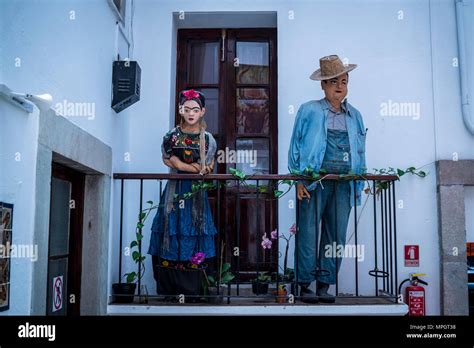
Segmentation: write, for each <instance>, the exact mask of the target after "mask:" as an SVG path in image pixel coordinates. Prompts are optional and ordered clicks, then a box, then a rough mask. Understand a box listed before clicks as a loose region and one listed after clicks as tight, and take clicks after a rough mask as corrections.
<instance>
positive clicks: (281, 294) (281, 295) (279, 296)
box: [273, 289, 288, 303]
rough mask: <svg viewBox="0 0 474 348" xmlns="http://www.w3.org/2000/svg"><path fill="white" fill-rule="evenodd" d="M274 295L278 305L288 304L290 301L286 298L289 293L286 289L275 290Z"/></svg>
mask: <svg viewBox="0 0 474 348" xmlns="http://www.w3.org/2000/svg"><path fill="white" fill-rule="evenodd" d="M273 294H274V295H275V301H276V303H286V302H287V301H288V299H287V298H286V296H287V295H288V293H287V292H286V290H285V289H278V290H274V291H273Z"/></svg>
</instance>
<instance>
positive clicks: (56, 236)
mask: <svg viewBox="0 0 474 348" xmlns="http://www.w3.org/2000/svg"><path fill="white" fill-rule="evenodd" d="M70 199H71V183H70V182H69V181H65V180H61V179H58V178H54V177H53V178H52V181H51V214H50V216H51V222H50V237H49V238H50V242H49V243H50V246H49V256H57V255H65V254H68V253H69V216H70V209H69V202H70Z"/></svg>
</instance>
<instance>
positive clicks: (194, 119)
mask: <svg viewBox="0 0 474 348" xmlns="http://www.w3.org/2000/svg"><path fill="white" fill-rule="evenodd" d="M205 112H206V108H202V109H201V107H200V106H199V104H198V102H196V101H195V100H187V101H185V102H184V104H182V105H180V107H179V113H180V114H181V115H182V116H183V117H184V121H185V122H186V123H187V124H188V125H189V126H194V125H195V124H196V123H198V122H199V120H200V119H201V118H202V117H203V116H204V113H205Z"/></svg>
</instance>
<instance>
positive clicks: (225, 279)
mask: <svg viewBox="0 0 474 348" xmlns="http://www.w3.org/2000/svg"><path fill="white" fill-rule="evenodd" d="M230 267H231V266H230V263H228V262H226V263H224V264H223V265H222V266H221V267H220V270H219V272H218V273H217V275H216V276H215V277H214V276H212V275H210V276H208V277H207V280H208V294H209V295H211V296H214V297H210V298H209V302H211V303H220V302H222V301H223V300H224V289H221V287H224V286H226V285H228V284H229V283H230V282H231V280H232V279H234V278H235V276H234V275H233V274H232V272H231V271H230Z"/></svg>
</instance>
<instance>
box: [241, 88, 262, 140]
mask: <svg viewBox="0 0 474 348" xmlns="http://www.w3.org/2000/svg"><path fill="white" fill-rule="evenodd" d="M236 100H237V105H236V115H237V122H236V123H237V133H238V134H245V133H262V134H268V132H269V120H270V103H269V98H268V92H267V89H266V88H238V89H237V98H236Z"/></svg>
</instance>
